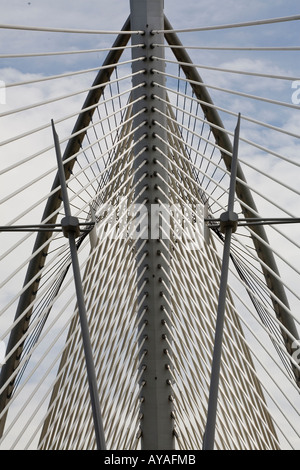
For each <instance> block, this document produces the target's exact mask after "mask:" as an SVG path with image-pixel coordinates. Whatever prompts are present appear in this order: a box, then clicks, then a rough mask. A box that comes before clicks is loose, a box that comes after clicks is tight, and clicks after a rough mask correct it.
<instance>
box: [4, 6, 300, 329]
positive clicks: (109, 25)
mask: <svg viewBox="0 0 300 470" xmlns="http://www.w3.org/2000/svg"><path fill="white" fill-rule="evenodd" d="M0 11H1V20H0V22H1V24H2V25H4V24H7V25H27V26H39V27H52V28H55V27H56V28H72V29H88V30H90V29H96V30H117V31H118V30H120V29H121V28H122V26H123V24H124V22H125V20H126V19H127V17H128V15H129V0H81V1H78V0H73V1H70V0H51V1H49V0H32V1H30V2H29V1H23V0H0ZM165 14H166V16H167V17H168V19H169V21H170V22H171V24H172V26H173V28H174V29H176V28H198V27H203V26H209V25H221V24H229V23H230V24H231V23H239V22H244V21H255V20H262V19H266V18H276V17H285V16H291V15H296V14H299V2H298V0H272V1H270V0H269V1H268V0H252V1H251V2H249V0H247V1H246V0H239V1H236V0H227V1H226V2H224V1H219V0H205V1H204V0H198V1H197V2H195V1H194V0H185V1H184V2H183V1H179V0H165ZM299 36H300V35H299V22H297V23H296V22H292V23H283V24H281V25H269V26H265V27H263V29H259V28H247V29H232V30H227V31H214V32H203V33H193V34H191V33H184V34H180V37H181V39H182V42H183V43H184V44H185V45H201V46H207V45H211V46H215V45H220V44H221V45H228V46H236V45H238V46H249V45H250V46H253V47H255V46H268V47H274V46H299V45H300V37H299ZM114 37H115V36H114V35H105V36H101V37H98V36H95V35H72V34H59V33H55V34H53V33H48V32H44V33H37V32H29V31H28V32H20V31H17V30H8V29H1V28H0V54H10V53H11V54H16V53H27V52H40V51H43V52H44V51H48V52H50V51H65V50H78V49H90V48H91V49H92V48H99V47H110V46H111V44H112V41H113V40H114ZM297 54H299V52H298V53H297ZM190 55H191V57H192V58H193V60H194V62H195V63H198V64H205V65H211V66H216V67H222V68H231V69H236V70H244V71H249V72H259V73H270V74H277V75H283V76H290V77H294V78H297V77H299V79H300V68H299V64H300V61H299V60H298V56H296V55H295V54H294V53H286V54H285V53H280V52H276V53H273V52H272V53H270V52H266V53H264V52H260V53H256V52H247V53H246V52H245V53H242V52H226V53H225V52H212V51H205V50H204V51H197V52H195V51H192V50H190ZM103 57H104V54H101V53H99V54H92V55H89V54H85V55H82V56H81V55H74V56H63V57H62V58H61V57H48V58H42V57H39V58H35V59H30V60H27V59H21V58H17V59H3V58H2V59H1V58H0V80H1V81H3V82H5V83H7V84H9V83H14V82H21V81H23V80H32V79H36V78H42V77H46V76H48V75H53V74H60V73H65V72H69V71H75V70H80V69H85V68H92V67H97V65H99V62H100V63H101V61H102V59H103ZM200 74H201V76H202V77H203V80H204V82H205V83H210V84H213V86H218V87H224V88H229V89H234V90H240V91H242V92H245V93H251V94H254V95H261V96H265V97H267V98H269V99H276V100H279V101H284V102H286V103H289V104H291V103H292V96H293V91H294V89H293V88H292V80H287V81H283V80H278V81H277V80H272V81H270V80H269V79H264V78H255V77H249V76H242V75H230V76H229V75H228V74H226V73H216V72H214V71H212V70H200ZM94 75H95V73H94V72H93V73H91V74H84V75H79V76H75V77H72V78H67V79H65V80H58V81H56V80H51V81H49V82H48V81H47V82H45V83H44V84H39V85H36V84H32V85H28V86H26V93H24V91H23V87H12V88H9V89H7V93H6V104H1V105H0V115H1V113H2V112H5V111H8V110H10V109H13V108H16V107H21V106H25V105H26V104H30V103H34V102H39V101H42V100H46V99H49V98H51V97H53V96H60V95H63V94H66V93H68V91H69V90H70V89H75V90H76V89H82V88H84V87H86V88H87V87H89V86H90V84H91V81H92V78H93V76H94ZM70 87H72V88H70ZM210 91H211V94H212V96H213V99H214V102H215V103H217V104H218V105H219V106H222V107H224V108H227V109H229V110H231V111H232V112H234V113H237V112H242V114H244V115H247V116H249V117H252V118H255V119H261V120H262V121H264V122H267V123H270V124H272V125H273V126H280V127H282V128H284V129H287V130H288V131H289V132H292V133H295V134H298V135H299V129H300V117H299V111H298V109H287V108H275V109H274V107H272V106H271V105H269V104H264V105H262V103H257V102H256V101H253V100H248V99H247V100H244V99H242V98H241V97H239V96H234V95H230V94H226V95H224V94H222V93H221V92H218V91H216V90H213V89H211V90H210ZM83 96H84V95H82V94H81V95H78V96H74V97H72V98H71V99H70V100H69V101H68V112H69V113H71V112H74V113H75V112H76V110H78V109H80V107H81V105H82V102H83ZM65 114H66V106H65V103H64V101H61V102H57V103H55V105H53V106H51V107H49V109H47V110H45V109H44V108H37V109H36V110H32V111H30V112H28V113H27V114H26V118H25V119H24V114H23V113H20V114H13V115H11V116H9V117H6V118H3V119H2V125H1V128H0V140H1V141H2V140H6V139H8V138H10V137H13V136H14V135H15V134H21V133H22V132H26V131H28V130H29V129H32V128H35V127H38V126H40V125H41V124H46V123H49V122H50V119H51V118H52V117H54V116H55V117H56V116H63V115H65ZM222 117H223V118H224V120H225V122H226V126H228V128H229V129H230V130H233V129H234V126H235V122H236V116H232V115H228V114H222ZM73 123H74V119H73V120H71V121H70V123H69V124H68V125H67V124H66V125H60V126H59V131H60V135H61V136H62V137H63V136H66V135H68V133H69V132H70V130H71V128H72V125H73ZM68 126H69V127H68ZM241 135H242V137H243V138H244V139H249V140H252V141H255V142H257V143H259V144H261V145H264V146H265V145H266V146H268V147H269V148H271V149H274V150H276V151H277V152H278V153H280V154H282V155H285V156H288V157H289V158H290V159H297V158H298V156H299V144H298V142H299V139H294V138H290V137H288V136H283V135H282V134H278V133H272V132H271V131H269V130H268V131H267V130H266V129H262V128H260V127H257V126H255V125H252V124H250V122H249V121H247V122H246V121H244V122H243V126H242V134H241ZM51 145H52V136H51V134H50V133H49V132H41V133H40V134H38V136H36V137H35V138H26V139H24V140H23V141H22V152H21V153H22V155H21V156H22V157H23V156H25V157H26V156H28V155H31V154H34V153H35V152H38V151H39V150H40V149H41V148H46V147H47V146H51ZM242 149H243V157H244V159H245V160H246V161H248V162H251V164H252V165H253V167H254V169H253V170H252V169H250V168H249V169H248V176H249V179H250V181H252V182H253V181H254V182H255V184H256V185H257V187H262V188H264V189H266V192H267V194H268V197H269V198H270V200H271V201H276V200H277V198H278V186H277V184H275V183H271V182H270V181H269V182H268V187H267V188H266V187H265V186H264V185H265V178H264V177H263V176H262V175H260V176H259V178H260V179H258V175H257V173H256V172H255V167H256V166H259V167H260V168H261V169H262V170H263V171H264V172H265V173H269V172H270V170H271V169H273V160H271V161H269V160H266V159H262V154H261V152H260V151H259V150H257V149H255V150H254V149H253V148H252V147H249V146H247V145H246V144H245V143H242ZM1 154H2V155H1ZM45 154H46V155H47V158H48V157H49V158H48V160H47V165H46V166H45V160H41V159H36V160H35V161H34V162H32V163H30V162H29V163H28V164H26V165H25V166H24V172H23V173H21V174H14V173H12V174H13V176H14V178H13V180H11V179H7V178H3V177H1V178H2V179H1V185H0V199H2V198H3V197H5V195H6V194H7V193H9V192H12V191H14V190H17V189H18V187H20V186H21V185H23V184H26V183H28V184H29V183H30V181H31V179H32V177H35V176H36V177H37V178H38V175H40V174H43V173H44V172H45V170H46V169H48V168H52V167H54V166H55V163H51V162H52V160H51V159H50V157H51V158H52V156H51V155H50V154H49V153H47V152H46V153H45ZM19 158H20V146H19V144H11V145H9V146H7V147H5V149H4V151H1V150H0V170H1V169H2V168H3V167H5V166H7V162H9V163H13V162H14V161H16V160H18V159H19ZM276 165H277V170H278V171H277V175H278V174H280V177H281V178H282V179H283V180H284V182H286V183H287V184H289V183H290V182H292V186H293V187H295V188H297V187H298V184H299V178H298V177H297V178H296V177H295V175H296V173H295V169H294V167H293V166H287V165H284V164H283V163H282V162H280V163H276ZM274 168H275V165H274ZM297 170H298V168H297ZM52 180H53V178H52V175H50V176H49V177H47V176H46V177H45V178H43V180H41V181H35V182H34V185H33V186H32V187H34V191H31V192H29V191H28V192H25V194H26V204H27V205H30V204H34V201H35V198H36V194H42V193H43V191H46V190H45V188H46V189H47V191H48V189H49V187H50V185H51V183H52ZM257 197H258V199H259V202H260V208H261V210H262V211H265V212H267V211H269V210H270V204H269V203H267V202H266V201H265V200H260V198H259V196H257ZM283 197H284V201H283V204H284V205H285V206H286V207H287V208H288V210H289V211H290V212H291V213H293V214H294V215H295V216H296V215H298V216H299V214H297V211H298V207H299V204H298V199H297V198H296V197H292V196H291V194H290V192H289V191H286V193H285V191H284V190H283V189H282V192H281V199H283ZM22 198H23V196H22V195H21V196H20V197H14V198H12V200H11V201H9V204H8V202H7V203H5V204H3V205H2V208H1V209H0V210H1V218H2V220H3V222H2V223H4V222H5V223H6V222H8V221H11V220H13V218H14V216H15V214H17V213H19V212H20V211H21V209H20V208H21V207H22V204H23V203H24V201H22ZM272 209H273V207H272ZM279 212H280V211H279ZM34 214H35V211H32V213H31V215H30V217H31V220H30V221H31V222H32V217H33V215H34ZM272 215H273V214H272ZM27 220H29V219H27ZM283 230H284V229H283ZM297 230H298V229H297ZM297 233H298V234H299V235H300V233H299V230H298V232H297ZM293 236H295V231H294V232H293ZM4 237H5V236H4ZM273 237H274V240H275V241H278V240H279V243H280V240H281V239H280V237H279V236H278V235H277V234H273ZM298 239H299V237H298ZM4 240H5V241H7V243H8V244H9V243H11V240H9V239H8V236H6V238H4ZM24 246H26V247H28V249H30V243H28V245H27V244H24ZM3 250H5V243H2V244H1V248H0V255H1V253H3ZM19 250H21V248H19ZM22 255H23V253H22ZM18 256H19V253H18V249H17V248H16V250H15V259H14V260H13V262H12V267H11V270H13V266H14V262H15V264H16V265H17V263H18V262H19V261H18ZM285 256H287V257H288V260H289V261H290V262H291V263H294V264H296V265H298V263H299V262H300V259H299V250H296V253H295V249H294V247H293V246H291V245H289V246H288V247H287V248H286V250H285ZM283 269H284V272H286V273H287V276H288V275H289V274H288V273H289V272H290V271H289V269H288V268H287V267H286V266H283ZM6 270H7V266H6V265H3V263H2V264H1V267H0V275H1V277H0V281H1V279H2V278H3V276H5V275H6ZM22 275H23V274H22ZM21 277H22V276H18V277H17V279H18V281H19V282H22V280H21ZM298 281H299V278H298V277H296V278H293V279H292V278H290V282H291V283H292V284H293V287H294V288H295V289H298V287H297V286H298ZM14 291H15V285H12V284H9V285H8V286H6V287H5V289H4V290H2V292H1V295H0V298H2V299H3V298H4V300H5V299H6V297H9V296H12V295H13V294H14ZM1 296H2V297H1ZM297 305H298V303H297V302H295V306H297ZM6 321H7V319H6V320H5V323H6ZM2 325H3V324H2ZM2 325H1V326H2Z"/></svg>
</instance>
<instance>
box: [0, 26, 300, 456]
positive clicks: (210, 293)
mask: <svg viewBox="0 0 300 470" xmlns="http://www.w3.org/2000/svg"><path fill="white" fill-rule="evenodd" d="M296 21H299V17H290V18H277V19H274V20H265V21H257V22H251V23H243V24H232V25H224V26H223V27H222V26H212V27H210V28H209V27H205V28H194V29H190V30H177V31H176V30H173V29H172V26H171V25H170V23H169V22H168V20H167V19H165V30H164V31H162V32H163V33H164V35H165V39H166V40H165V42H164V43H163V44H160V43H158V42H157V41H156V37H157V35H156V33H158V32H157V31H153V49H152V52H153V53H152V56H151V63H152V74H153V84H154V85H155V86H156V87H158V88H159V89H161V90H163V92H164V96H165V98H162V97H161V95H159V94H154V96H153V97H152V98H153V100H154V102H155V106H154V109H155V112H156V113H157V115H158V116H161V117H162V119H161V120H159V119H157V121H156V122H155V123H153V124H154V125H155V126H156V128H157V129H162V130H163V131H164V134H163V135H164V136H165V138H163V137H161V136H160V134H159V133H157V134H156V135H155V138H156V146H155V149H153V151H154V152H155V156H156V161H157V174H156V178H157V190H158V191H159V194H160V198H158V199H157V201H156V203H157V204H158V205H159V207H160V210H161V224H162V231H161V236H160V240H159V242H160V244H161V246H162V247H163V248H164V250H162V257H164V256H165V255H164V253H165V252H166V250H167V251H168V252H169V254H170V257H168V258H165V259H164V260H163V261H164V263H166V264H167V265H168V266H169V269H168V270H167V269H165V268H164V266H166V264H163V268H162V271H164V270H165V272H163V276H162V283H163V284H164V289H165V290H166V291H167V292H168V294H169V296H168V297H167V299H166V302H167V307H166V308H165V310H164V315H165V323H166V328H167V331H168V334H167V335H166V338H164V340H165V341H166V348H165V356H166V364H171V365H170V366H168V367H169V370H170V374H171V376H172V381H171V382H170V384H169V386H170V400H172V402H173V404H174V414H173V416H172V419H173V421H174V434H175V440H176V447H177V448H178V449H201V448H202V441H203V433H204V429H205V422H206V413H207V403H208V394H209V377H210V373H211V357H212V351H213V342H214V327H215V318H216V310H217V300H218V289H219V281H220V269H221V257H222V247H223V241H224V236H223V234H222V231H221V229H220V223H219V221H220V217H221V214H222V213H223V212H225V211H226V208H227V202H228V188H229V184H230V162H231V156H232V150H231V149H230V145H229V144H231V141H232V138H233V130H232V129H233V128H234V125H235V122H236V119H237V116H238V114H239V113H241V135H240V150H239V165H240V168H241V169H242V171H240V172H239V173H238V175H237V190H236V198H235V208H236V211H237V213H238V216H239V221H240V225H239V226H238V228H237V230H236V232H235V233H234V234H233V238H232V246H231V265H230V271H229V285H230V287H229V288H228V291H227V303H226V313H225V317H226V318H225V331H224V344H223V360H222V367H221V382H220V397H219V407H218V416H217V426H216V447H217V448H218V449H297V448H299V434H300V428H299V405H300V403H299V373H300V367H299V354H298V353H299V348H300V345H299V342H298V333H297V331H298V328H299V314H298V312H299V302H300V298H299V294H298V289H297V285H298V282H299V274H300V271H299V268H298V265H299V263H298V261H299V259H298V258H299V241H298V240H299V236H298V235H299V224H297V223H296V222H297V218H298V216H299V214H298V213H297V207H298V204H297V202H298V197H299V190H298V188H297V181H298V179H297V172H298V171H299V162H298V159H297V155H298V149H299V131H298V129H299V126H298V123H299V106H298V105H296V104H293V103H292V102H291V95H292V88H291V85H290V82H293V81H296V80H297V70H296V65H295V64H297V55H298V54H299V49H300V46H298V45H295V44H292V43H291V44H290V45H286V43H285V44H278V46H272V47H266V46H265V45H264V40H265V36H264V34H267V32H268V34H270V33H274V34H275V33H276V31H277V32H278V28H279V27H283V28H284V27H288V25H289V23H290V22H296ZM0 28H1V30H2V32H3V31H6V30H7V31H9V30H11V31H14V32H15V34H17V37H18V38H19V39H20V41H21V38H22V34H23V32H24V30H26V31H27V30H28V29H29V30H31V31H32V33H34V34H36V35H37V37H39V36H38V35H43V34H44V33H46V32H47V33H51V34H62V35H66V34H69V35H72V36H74V37H77V35H83V36H84V35H87V36H88V35H92V36H94V35H98V36H97V37H98V39H99V38H102V37H104V36H102V34H103V35H104V34H105V37H107V36H106V34H115V35H117V39H116V40H115V42H114V44H113V46H112V47H111V48H107V47H101V48H95V47H90V48H88V49H86V50H78V49H77V50H74V48H72V49H71V48H70V50H65V51H63V50H57V51H48V50H45V51H26V52H25V53H22V52H20V51H19V50H17V49H16V50H14V51H12V53H10V54H1V56H0V57H1V60H3V61H4V64H5V67H6V69H3V70H4V71H5V70H6V72H7V73H8V69H9V68H13V69H14V70H15V76H16V78H15V79H12V80H11V82H10V83H6V93H7V104H6V105H5V106H4V107H3V110H1V113H0V116H1V118H2V123H3V129H4V133H3V136H4V137H3V139H2V142H1V147H2V153H3V155H4V157H3V158H2V159H1V162H0V165H1V166H0V177H1V185H0V186H1V200H0V202H1V227H0V229H1V233H0V237H1V253H0V287H1V291H0V292H1V294H0V295H1V311H0V326H1V328H0V341H2V342H3V344H5V346H6V357H5V358H4V359H3V366H2V369H1V382H0V394H1V400H0V423H1V424H0V432H1V440H0V446H1V448H2V449H32V448H34V449H90V448H95V439H94V430H93V425H92V414H91V410H90V404H89V396H88V385H87V378H86V371H85V366H84V354H83V350H82V344H81V332H80V327H79V322H78V310H77V304H76V296H75V293H74V289H73V279H72V272H71V269H70V266H71V258H70V253H69V246H68V243H67V240H66V238H65V237H64V236H63V233H62V230H61V226H60V219H61V218H62V217H63V208H62V201H61V194H60V189H61V188H60V183H59V180H58V177H57V167H56V162H55V151H54V143H53V141H52V134H51V119H53V120H54V122H55V125H56V127H57V130H58V134H59V136H60V145H61V148H62V152H63V155H64V159H63V162H64V170H65V176H66V180H67V185H68V192H69V197H70V205H71V210H72V214H73V215H74V216H75V217H77V218H78V219H79V221H80V230H81V232H80V236H79V237H78V239H77V250H78V256H79V260H80V267H81V272H82V278H83V290H84V295H85V302H86V308H87V312H88V319H89V326H90V335H91V343H92V347H93V353H94V359H95V365H96V376H97V381H98V387H99V398H100V404H101V411H102V417H103V423H104V430H105V437H106V444H107V448H108V449H139V448H140V445H141V444H140V442H141V429H140V425H141V420H142V419H143V417H142V415H141V412H140V405H141V400H142V397H143V387H145V383H144V381H143V373H144V370H145V357H146V355H147V336H145V334H144V333H145V331H144V330H145V326H146V323H147V314H148V313H147V311H146V309H145V311H144V312H143V313H142V315H141V316H140V317H139V318H138V317H137V311H139V309H140V307H141V305H143V302H144V299H145V297H146V296H147V282H146V281H142V282H141V279H144V277H145V276H147V267H146V265H145V267H144V263H145V258H146V254H145V255H143V253H144V252H145V251H146V250H147V237H146V236H145V237H144V236H143V232H142V231H140V228H141V227H145V226H146V225H147V224H146V222H145V219H143V216H142V215H139V218H138V223H137V218H136V212H135V210H136V209H135V208H136V205H137V201H140V200H141V198H142V199H143V198H144V197H145V191H146V189H147V186H146V183H145V181H146V178H147V176H148V175H147V153H148V152H149V149H148V147H147V134H146V133H145V132H144V126H145V124H146V118H145V119H144V114H145V109H144V99H145V96H144V94H143V90H144V87H145V76H144V70H143V63H144V61H145V50H144V42H143V32H142V31H131V30H130V21H129V20H128V21H127V22H126V23H125V26H124V28H123V29H122V30H121V31H118V32H115V31H88V30H76V31H75V30H61V29H60V30H57V29H55V28H36V27H32V28H28V27H22V26H19V27H14V26H11V25H0ZM276 28H277V29H276ZM240 30H242V31H247V32H248V34H247V36H246V39H245V40H244V42H241V43H239V47H236V43H237V40H238V37H240V36H238V35H236V36H234V35H232V34H231V35H230V36H229V35H228V32H229V31H230V32H232V31H240ZM209 31H215V33H216V35H215V36H214V40H213V41H211V40H210V39H206V36H205V34H206V33H208V32H209ZM265 31H266V33H265ZM16 32H17V33H16ZM160 32H161V31H160ZM177 33H178V35H180V40H179V37H178V36H177ZM251 34H252V36H251ZM130 36H135V37H139V40H140V44H138V45H132V44H130V43H129V40H130ZM254 37H255V40H256V42H255V44H257V38H260V40H261V44H262V46H261V47H258V46H253V43H254ZM287 37H288V34H287ZM249 38H251V39H249ZM20 41H17V44H20ZM181 41H182V42H181ZM210 41H211V44H210ZM251 41H253V42H251ZM98 42H99V41H98ZM103 43H104V45H105V42H104V40H103ZM226 44H228V45H227V46H226ZM162 48H163V49H164V51H165V55H166V58H165V71H164V72H161V71H160V67H158V66H157V64H159V63H160V62H161V61H162V60H163V59H161V56H160V54H158V53H157V51H158V50H161V49H162ZM133 50H139V51H140V58H138V59H133V58H132V51H133ZM187 51H189V53H190V55H189V54H188V52H187ZM66 56H68V57H69V56H71V57H72V67H73V68H74V70H73V71H70V70H66V69H65V70H64V72H63V73H61V72H58V70H60V69H61V67H62V64H61V62H60V61H61V60H63V59H64V58H65V57H66ZM83 56H84V57H85V58H86V57H88V58H89V63H90V65H89V68H84V69H81V58H82V57H83ZM99 56H101V60H102V59H103V61H102V65H100V66H99ZM37 57H38V58H39V60H40V64H41V65H40V67H41V69H40V71H39V73H36V74H34V76H30V77H27V76H26V73H25V72H22V67H24V70H25V71H27V70H29V69H30V66H31V64H36V63H35V62H34V61H35V60H36V59H37ZM20 59H22V62H19V60H20ZM49 59H51V61H52V64H54V65H53V72H51V75H50V74H49V75H48V74H44V72H43V67H45V68H46V63H47V60H49ZM85 60H86V59H85ZM136 63H140V64H141V71H140V72H133V71H132V67H133V64H136ZM24 64H25V65H24ZM278 64H279V66H278ZM256 67H257V68H256ZM266 69H268V73H266ZM279 69H280V70H279ZM198 70H199V71H200V72H201V78H200V75H199V73H198ZM272 70H274V72H272ZM162 76H163V79H164V84H162V83H161V81H160V80H159V78H161V77H162ZM245 77H246V79H245ZM133 78H134V79H135V80H134V82H135V83H136V80H137V81H138V82H139V84H138V85H133ZM91 84H92V85H91ZM137 91H139V92H140V97H139V98H135V96H136V92H137ZM208 92H209V93H211V98H212V99H210V100H208V99H207V97H208V94H207V93H208ZM82 103H83V104H82ZM136 105H138V107H139V111H137V112H135V111H134V110H135V109H137V106H136ZM161 105H162V106H161ZM161 109H163V110H164V111H162V110H161ZM216 116H217V117H218V119H217V118H216ZM137 118H138V121H139V122H140V124H139V125H138V126H136V125H135V123H136V122H137ZM222 122H223V123H224V127H223V126H222V125H221V124H222ZM137 133H138V135H139V136H140V137H139V138H138V139H136V137H135V136H136V135H137ZM228 142H229V144H228V145H227V143H228ZM137 148H138V149H139V150H138V155H137V150H136V149H137ZM165 149H167V150H165ZM137 157H139V161H141V164H140V165H139V166H138V167H136V166H135V165H134V159H135V158H137ZM140 157H141V158H140ZM143 157H145V158H144V160H143ZM160 157H163V159H161V158H160ZM162 161H164V162H165V161H166V162H167V164H166V166H165V165H164V164H163V163H161V162H162ZM137 175H138V178H137ZM249 194H251V195H252V196H253V200H254V201H255V205H252V199H251V200H250V199H249V197H248V195H249ZM249 201H250V202H251V205H250V202H249ZM198 206H201V207H202V206H203V207H204V209H205V210H204V214H205V221H204V220H203V231H202V233H201V234H200V246H198V247H197V248H196V249H195V247H193V246H191V245H190V244H189V239H190V236H191V233H192V234H195V226H196V220H197V217H198V213H197V207H198ZM144 217H145V216H144ZM263 218H265V219H264V228H263V229H262V225H260V223H262V219H263ZM279 220H281V221H282V222H285V223H282V224H280V225H279V224H278V221H279ZM290 221H294V222H295V223H287V222H290ZM197 227H198V225H197ZM137 236H139V237H140V238H141V239H142V242H141V243H140V244H139V245H136V243H135V241H136V238H137ZM137 259H139V263H140V264H139V265H138V266H137V263H136V260H137ZM274 267H276V269H275V268H274ZM137 273H139V274H137ZM166 278H168V282H166V281H165V279H166ZM290 325H293V329H292V331H291V329H290Z"/></svg>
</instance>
